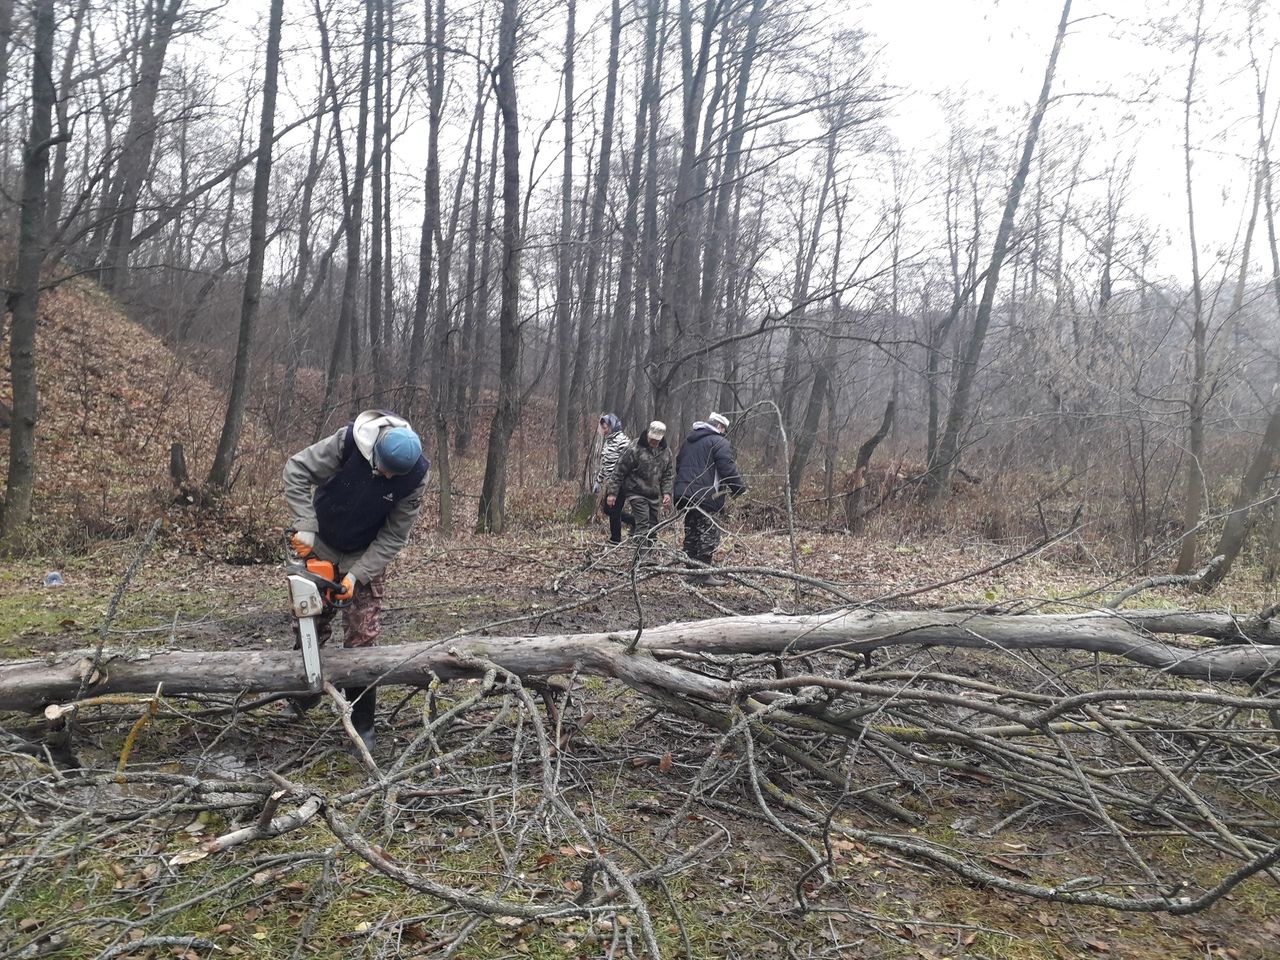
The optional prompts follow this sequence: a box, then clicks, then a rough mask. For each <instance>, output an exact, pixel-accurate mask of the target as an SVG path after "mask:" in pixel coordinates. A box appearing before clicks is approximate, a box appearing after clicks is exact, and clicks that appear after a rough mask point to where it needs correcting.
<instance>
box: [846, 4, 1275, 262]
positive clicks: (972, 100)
mask: <svg viewBox="0 0 1280 960" xmlns="http://www.w3.org/2000/svg"><path fill="white" fill-rule="evenodd" d="M1268 6H1269V5H1266V4H1263V5H1262V9H1261V11H1260V18H1259V23H1260V26H1261V28H1262V30H1263V36H1264V38H1265V40H1264V42H1263V43H1262V44H1261V45H1260V49H1259V58H1260V60H1261V61H1262V63H1263V69H1264V71H1265V69H1266V62H1267V59H1268V56H1269V53H1268V49H1269V45H1270V43H1272V42H1274V38H1276V36H1277V33H1276V25H1277V24H1276V15H1275V12H1274V9H1271V10H1268ZM1244 7H1245V4H1244V3H1231V2H1225V3H1224V2H1221V0H1207V2H1206V6H1205V14H1204V23H1203V28H1202V29H1203V32H1204V33H1205V34H1206V35H1207V38H1206V43H1205V45H1204V46H1203V48H1202V50H1201V53H1200V58H1199V62H1198V67H1197V71H1198V76H1197V82H1196V94H1195V100H1196V108H1195V110H1194V113H1193V119H1192V143H1193V171H1194V173H1193V176H1194V190H1195V201H1196V218H1197V234H1198V238H1199V246H1200V250H1201V255H1202V257H1204V258H1206V262H1203V263H1202V269H1205V270H1210V269H1212V266H1213V265H1214V263H1215V262H1217V263H1219V265H1222V262H1223V261H1224V260H1229V259H1230V258H1231V256H1232V255H1233V251H1232V247H1233V245H1235V244H1236V242H1237V234H1238V233H1239V232H1240V231H1241V230H1242V221H1243V219H1244V218H1245V217H1246V216H1247V209H1246V207H1247V205H1248V204H1249V203H1250V202H1251V198H1252V186H1253V182H1252V173H1251V171H1250V169H1249V164H1250V161H1251V159H1252V157H1253V155H1254V152H1255V148H1256V143H1257V132H1256V125H1255V124H1256V119H1255V116H1256V99H1255V96H1254V85H1253V84H1254V77H1253V73H1252V70H1251V68H1250V67H1249V64H1248V49H1247V33H1246V24H1247V17H1246V15H1245V13H1244V10H1243V8H1244ZM1061 9H1062V5H1061V3H1060V2H1057V0H898V2H894V0H861V2H860V3H859V5H858V6H857V7H856V9H855V10H854V11H853V12H852V13H851V16H852V17H853V19H854V21H855V22H856V23H858V24H859V25H860V26H861V27H862V28H863V29H865V30H866V31H867V32H868V34H869V35H870V36H871V37H872V38H873V47H874V48H875V49H877V51H878V54H877V55H878V58H879V61H880V63H881V74H882V76H883V77H884V78H885V79H886V80H887V81H888V82H889V83H890V84H892V85H894V86H897V87H899V88H901V92H902V94H903V98H902V99H901V100H900V101H899V102H898V103H897V104H896V105H895V106H894V108H893V110H892V111H891V113H890V116H889V117H888V121H887V122H888V125H889V127H890V128H891V129H892V130H893V131H894V133H895V135H896V136H897V137H898V139H899V140H900V142H901V145H902V147H903V149H904V150H905V151H906V152H908V153H911V152H913V151H921V150H929V149H936V145H937V144H939V143H943V142H945V140H946V137H947V135H948V133H949V131H950V129H951V127H952V124H953V121H954V120H955V118H956V108H955V104H957V103H960V104H962V106H961V107H960V108H959V114H960V116H962V117H963V119H964V121H965V122H967V123H968V124H970V125H974V126H980V125H982V124H983V122H984V119H986V118H994V119H996V120H999V121H1001V123H1000V125H1001V127H1002V128H1003V127H1007V126H1010V120H1011V119H1012V118H1011V113H1013V114H1016V116H1017V119H1018V124H1019V125H1018V126H1017V127H1014V129H1017V130H1019V131H1020V130H1021V129H1022V128H1023V127H1024V126H1025V117H1026V115H1027V113H1028V111H1029V109H1030V106H1031V105H1032V104H1033V103H1034V101H1035V99H1036V97H1037V95H1038V93H1039V90H1040V86H1041V84H1042V82H1043V78H1044V69H1045V65H1046V63H1047V60H1048V54H1049V51H1050V48H1051V45H1052V42H1053V36H1054V31H1055V30H1056V27H1057V23H1058V19H1059V17H1060V15H1061ZM1071 20H1072V26H1071V28H1070V30H1069V32H1068V34H1067V37H1066V41H1065V43H1064V46H1063V50H1062V54H1061V56H1060V59H1059V64H1058V72H1057V76H1056V78H1055V81H1054V87H1053V90H1054V95H1055V98H1056V99H1055V102H1054V104H1053V106H1052V107H1051V108H1050V112H1049V114H1048V115H1047V117H1046V120H1045V130H1044V132H1045V133H1047V134H1049V135H1052V133H1053V132H1054V131H1055V130H1060V129H1061V128H1062V126H1063V125H1064V124H1067V123H1071V124H1079V125H1082V126H1083V127H1084V128H1085V129H1087V130H1089V131H1090V135H1091V138H1092V139H1093V140H1094V145H1093V147H1092V148H1091V150H1090V154H1091V156H1092V159H1093V163H1092V164H1091V165H1089V166H1087V167H1086V171H1089V170H1090V167H1091V168H1092V170H1091V172H1094V173H1096V172H1097V171H1098V169H1099V168H1100V167H1101V166H1102V165H1103V164H1105V163H1106V162H1107V161H1108V159H1109V158H1110V157H1120V158H1122V159H1123V158H1124V157H1126V156H1127V155H1132V156H1133V158H1134V170H1133V175H1132V178H1131V197H1130V201H1129V207H1128V212H1129V213H1130V214H1131V215H1136V216H1138V217H1140V218H1141V219H1143V220H1146V221H1147V222H1148V223H1149V224H1150V225H1151V226H1152V227H1153V228H1156V229H1157V230H1158V231H1159V233H1160V234H1161V236H1162V237H1163V239H1164V241H1165V247H1164V249H1163V250H1161V251H1159V253H1158V255H1157V257H1156V261H1155V262H1156V266H1157V268H1158V269H1159V270H1161V271H1162V272H1164V273H1166V274H1171V275H1177V276H1180V277H1182V278H1184V281H1185V279H1186V278H1187V277H1188V275H1189V269H1190V248H1189V243H1188V239H1187V219H1186V188H1185V171H1184V166H1183V162H1184V161H1183V151H1182V142H1183V106H1182V102H1181V101H1182V97H1183V96H1184V93H1185V88H1186V82H1187V72H1188V68H1189V66H1190V58H1191V45H1190V38H1191V35H1192V33H1193V29H1194V24H1195V3H1194V0H1184V2H1162V0H1147V2H1143V0H1076V2H1075V3H1073V5H1072V11H1071ZM1271 99H1272V100H1274V99H1275V98H1274V96H1273V97H1272V98H1271ZM1043 142H1044V140H1043V137H1042V143H1043ZM1016 146H1017V144H1015V143H1011V144H1010V148H1011V150H1012V149H1014V148H1016ZM1024 199H1025V198H1024ZM1256 242H1257V238H1255V243H1256ZM1258 253H1259V248H1258V247H1257V246H1255V248H1254V259H1255V262H1256V260H1257V257H1258ZM1237 255H1238V254H1237Z"/></svg>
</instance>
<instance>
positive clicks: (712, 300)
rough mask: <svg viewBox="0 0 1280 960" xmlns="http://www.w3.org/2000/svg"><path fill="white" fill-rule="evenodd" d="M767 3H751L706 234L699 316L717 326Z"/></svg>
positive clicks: (761, 0)
mask: <svg viewBox="0 0 1280 960" xmlns="http://www.w3.org/2000/svg"><path fill="white" fill-rule="evenodd" d="M764 6H765V0H752V3H751V11H750V13H748V15H747V37H746V40H744V41H743V44H742V62H741V65H740V66H739V67H738V84H737V89H736V90H735V91H734V97H733V118H732V120H731V121H730V124H729V138H728V141H727V143H726V145H725V148H724V164H723V166H722V167H721V169H720V175H719V177H718V178H717V184H716V188H715V197H714V201H713V204H712V207H713V212H712V220H711V226H710V229H709V230H708V231H707V244H706V254H705V256H704V258H703V265H702V291H701V295H700V299H701V304H700V306H699V309H698V315H699V316H701V317H704V318H705V319H706V320H707V321H708V323H709V325H710V326H711V327H714V319H715V305H716V302H717V299H718V295H719V291H720V274H721V271H722V269H723V266H724V265H723V263H722V260H723V259H724V258H723V257H722V256H721V254H722V251H723V250H724V249H725V245H726V240H727V238H728V233H727V228H728V226H729V218H730V213H731V212H733V211H734V210H735V209H736V206H737V201H736V197H737V189H736V188H737V186H738V165H739V161H740V159H741V156H742V144H743V140H744V139H745V137H746V132H747V125H746V122H745V120H746V111H747V93H748V92H749V91H750V89H751V66H752V64H753V63H754V62H755V56H756V44H757V38H758V37H759V35H760V24H761V22H762V21H763V19H764V16H763V14H764Z"/></svg>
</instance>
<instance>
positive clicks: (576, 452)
mask: <svg viewBox="0 0 1280 960" xmlns="http://www.w3.org/2000/svg"><path fill="white" fill-rule="evenodd" d="M621 37H622V3H621V0H613V10H612V14H611V17H610V21H609V66H608V69H607V70H606V74H605V76H606V79H605V88H604V117H603V119H602V120H601V127H600V158H599V159H598V160H597V161H596V179H595V189H594V191H593V193H592V202H591V223H590V225H589V226H588V228H587V267H586V274H585V276H584V277H583V280H582V295H581V299H580V301H579V304H580V306H579V318H578V343H577V349H576V350H575V352H574V358H573V379H572V380H571V381H570V383H569V417H570V421H569V428H570V429H569V434H568V438H569V454H570V456H571V457H572V459H573V462H574V463H575V464H577V463H580V462H582V447H581V443H582V430H581V423H580V421H579V420H578V419H576V418H580V417H581V416H582V415H583V413H584V409H583V408H584V407H585V405H586V384H587V367H588V365H589V364H590V360H591V357H590V350H589V348H590V346H591V344H592V343H593V342H596V341H597V340H598V339H599V336H598V332H597V324H596V290H597V288H598V286H599V282H600V260H601V257H602V256H603V255H604V245H605V244H604V213H605V207H606V206H607V205H608V200H609V174H610V172H611V166H612V161H613V125H614V111H615V109H616V105H617V100H618V70H617V64H618V45H619V41H620V39H621ZM606 288H607V285H606ZM584 479H585V478H584Z"/></svg>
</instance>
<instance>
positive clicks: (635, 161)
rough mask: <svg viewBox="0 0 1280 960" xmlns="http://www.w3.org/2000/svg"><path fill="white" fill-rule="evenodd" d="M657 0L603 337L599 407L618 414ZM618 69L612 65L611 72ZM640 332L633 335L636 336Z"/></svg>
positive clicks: (647, 37)
mask: <svg viewBox="0 0 1280 960" xmlns="http://www.w3.org/2000/svg"><path fill="white" fill-rule="evenodd" d="M659 9H660V7H659V0H648V12H647V14H646V16H645V33H644V52H643V54H642V56H641V62H642V63H643V64H644V77H643V79H642V80H641V83H640V97H639V101H638V103H637V104H636V121H635V124H636V132H635V140H634V141H633V144H632V152H631V172H630V176H629V177H628V178H627V207H626V213H625V214H624V215H623V224H622V256H621V262H620V264H619V267H618V292H617V296H616V297H615V298H614V302H613V316H612V320H611V322H610V325H609V332H608V335H607V337H606V341H605V342H606V346H607V351H606V354H605V356H606V364H605V378H604V389H603V391H602V397H601V405H602V407H603V409H604V410H606V411H612V412H614V413H619V414H620V413H621V411H622V406H623V404H624V403H625V402H626V397H627V381H628V379H629V375H630V373H631V370H630V367H631V364H630V363H628V351H627V349H626V347H627V346H628V336H627V333H628V330H627V318H628V317H630V316H631V311H632V309H633V300H634V293H633V277H634V276H635V274H636V252H637V250H639V249H641V247H640V244H639V243H638V242H637V241H638V239H639V236H638V235H639V232H640V192H641V190H642V187H643V171H644V155H645V144H646V143H647V138H648V133H647V127H646V125H647V124H649V123H651V122H652V120H651V116H652V114H653V113H654V105H653V101H654V98H655V96H656V93H655V90H654V87H655V86H656V84H655V83H654V79H653V76H654V59H655V57H656V52H655V47H656V46H657V35H658V12H659ZM617 68H618V65H617V63H616V62H612V63H610V65H609V69H610V70H611V71H616V70H617ZM638 335H639V331H632V336H638Z"/></svg>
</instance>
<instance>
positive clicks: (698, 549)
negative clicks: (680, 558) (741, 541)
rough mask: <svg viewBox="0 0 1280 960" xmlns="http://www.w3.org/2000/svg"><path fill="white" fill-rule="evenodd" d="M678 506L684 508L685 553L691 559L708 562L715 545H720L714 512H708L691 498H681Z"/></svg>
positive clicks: (718, 529)
mask: <svg viewBox="0 0 1280 960" xmlns="http://www.w3.org/2000/svg"><path fill="white" fill-rule="evenodd" d="M679 506H680V507H681V508H682V509H683V510H684V552H685V555H686V556H688V557H689V558H690V559H692V560H700V561H702V562H703V563H710V562H711V556H712V554H714V553H715V552H716V547H718V546H720V527H719V525H717V523H716V519H715V514H713V513H708V512H707V511H706V510H704V509H703V508H702V507H700V506H698V505H697V504H695V503H694V502H693V501H691V500H683V501H681V502H680V504H679Z"/></svg>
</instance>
